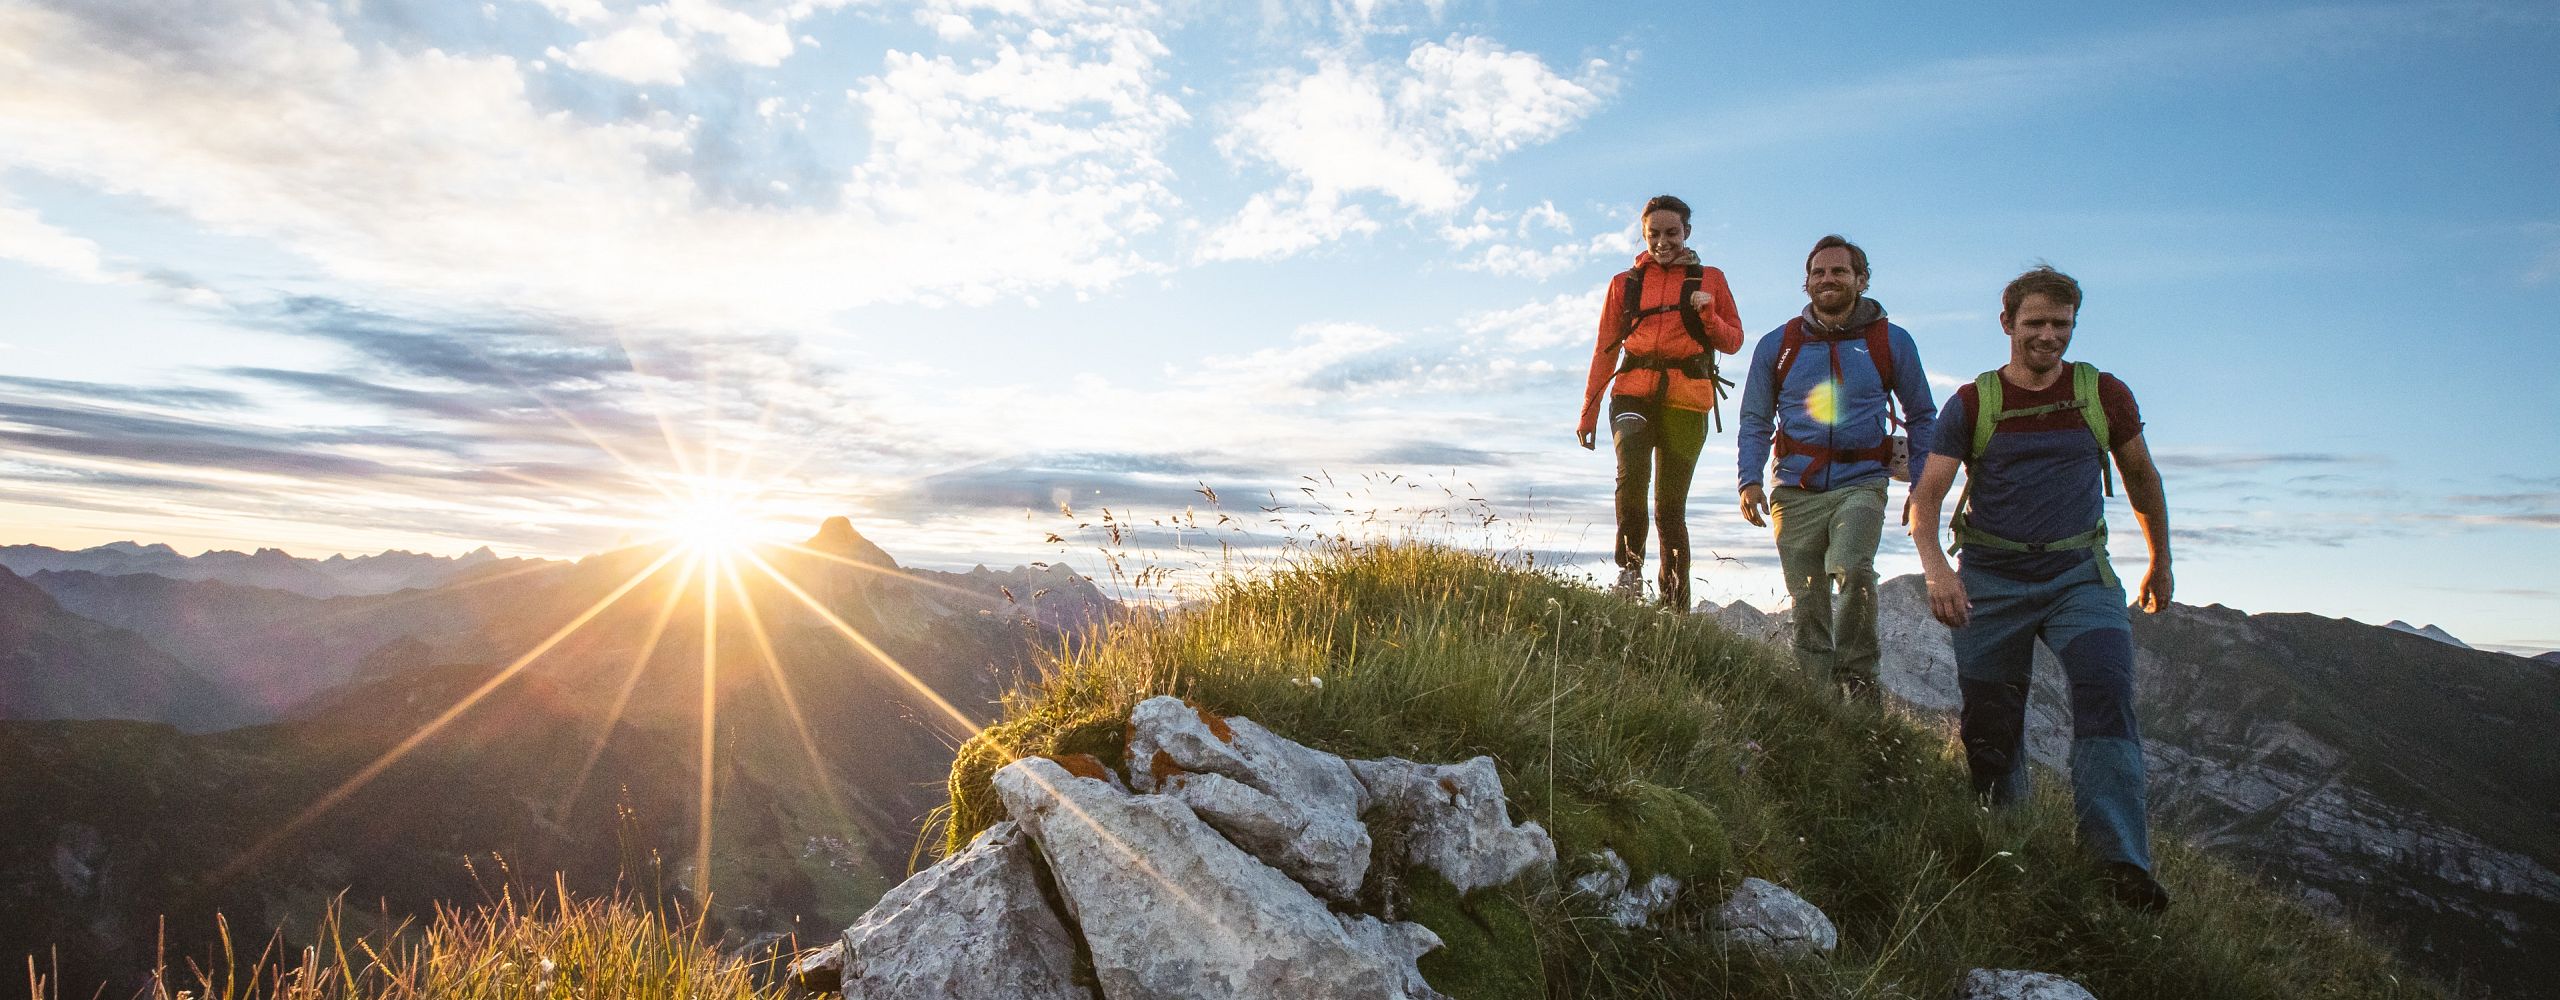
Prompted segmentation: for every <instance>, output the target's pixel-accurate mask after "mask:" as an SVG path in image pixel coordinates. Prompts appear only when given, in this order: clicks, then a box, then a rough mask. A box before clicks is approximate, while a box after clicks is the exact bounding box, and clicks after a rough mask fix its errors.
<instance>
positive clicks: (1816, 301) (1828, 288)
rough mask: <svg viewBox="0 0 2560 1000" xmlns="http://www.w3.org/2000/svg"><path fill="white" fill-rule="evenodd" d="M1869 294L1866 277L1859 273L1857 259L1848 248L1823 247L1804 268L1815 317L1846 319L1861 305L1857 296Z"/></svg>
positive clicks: (1805, 284)
mask: <svg viewBox="0 0 2560 1000" xmlns="http://www.w3.org/2000/svg"><path fill="white" fill-rule="evenodd" d="M1866 293H1867V279H1866V276H1864V275H1861V274H1859V273H1858V268H1857V259H1856V258H1854V257H1852V256H1850V254H1849V248H1847V247H1824V248H1822V250H1821V251H1820V252H1818V253H1815V254H1814V255H1813V258H1812V259H1811V260H1807V261H1805V264H1804V294H1805V297H1806V298H1808V299H1811V300H1812V301H1813V312H1814V315H1816V316H1823V317H1845V316H1847V315H1849V308H1850V307H1851V306H1855V305H1857V304H1858V296H1861V295H1864V294H1866Z"/></svg>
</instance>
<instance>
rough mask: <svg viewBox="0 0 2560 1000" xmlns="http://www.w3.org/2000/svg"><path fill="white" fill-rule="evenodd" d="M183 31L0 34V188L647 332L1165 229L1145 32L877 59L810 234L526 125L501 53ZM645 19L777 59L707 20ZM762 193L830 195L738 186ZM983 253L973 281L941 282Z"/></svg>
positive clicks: (1110, 15)
mask: <svg viewBox="0 0 2560 1000" xmlns="http://www.w3.org/2000/svg"><path fill="white" fill-rule="evenodd" d="M203 6H204V9H202V10H199V11H197V12H195V14H194V15H193V16H190V17H185V18H170V19H167V20H166V22H165V23H164V24H163V25H162V28H163V29H164V30H161V31H158V32H156V33H152V34H148V35H144V34H138V33H135V32H132V31H130V30H128V26H127V25H126V24H125V22H124V19H123V18H122V16H121V15H120V14H117V13H116V12H114V11H113V10H112V9H110V8H72V9H68V10H62V11H52V10H43V9H35V8H30V7H27V6H23V5H10V6H5V7H0V169H12V168H14V169H25V170H32V171H36V172H39V173H43V174H46V175H49V176H53V177H58V178H62V179H65V180H68V181H72V182H75V183H84V184H87V185H90V186H93V187H96V188H99V189H102V190H112V191H118V192H128V193H131V194H134V195H138V196H140V197H143V198H146V199H148V200H150V201H152V202H155V203H158V204H160V205H163V206H166V207H168V208H170V209H172V210H174V211H176V212H179V213H183V214H184V215H186V216H188V217H190V218H192V219H193V220H195V221H196V222H197V223H199V224H201V225H203V226H205V227H207V228H209V229H212V230H215V231H219V232H222V233H225V234H229V235H234V236H244V237H249V238H253V239H264V240H267V241H269V242H271V243H273V244H275V245H277V246H278V247H279V248H281V249H283V250H285V251H288V252H290V253H293V254H295V255H297V256H299V257H301V258H303V259H307V260H310V261H314V262H316V263H317V264H318V266H320V267H321V268H324V269H325V270H326V271H327V272H328V276H330V277H334V278H337V279H340V280H342V281H346V282H350V283H352V284H353V285H354V286H355V287H357V288H359V289H363V290H365V293H366V294H369V295H379V296H384V297H386V298H387V299H389V300H392V301H396V302H404V303H435V304H438V305H441V306H449V307H453V308H461V309H470V308H486V307H499V308H513V309H525V310H536V311H541V312H545V313H551V314H558V315H565V316H572V317H582V318H589V319H596V320H601V321H606V322H612V323H619V324H637V325H641V326H647V327H677V326H687V325H693V326H707V327H712V328H722V329H738V328H741V327H749V328H752V327H755V326H762V325H777V324H779V325H808V324H815V323H818V322H821V321H823V320H825V319H826V318H828V317H831V316H833V315H835V314H836V313H839V312H841V311H843V310H845V309H848V308H852V307H855V306H859V305H863V304H867V303H874V302H881V301H897V300H914V299H919V298H928V299H929V298H935V297H948V296H953V295H961V296H981V297H982V296H988V295H997V294H1027V293H1029V292H1032V291H1036V290H1039V289H1044V288H1056V287H1066V288H1073V289H1088V288H1096V287H1101V286H1105V285H1108V284H1110V283H1112V282H1114V281H1117V280H1119V279H1121V278H1124V277H1126V276H1128V275H1130V274H1133V273H1140V272H1144V271H1147V270H1150V269H1152V268H1153V267H1155V265H1152V264H1150V263H1148V262H1147V261H1145V260H1143V259H1142V258H1141V257H1140V256H1139V255H1138V254H1137V253H1136V252H1135V251H1133V250H1132V249H1131V248H1130V246H1129V240H1130V238H1131V235H1132V234H1137V233H1143V232H1145V231H1147V230H1148V229H1150V228H1151V227H1154V226H1156V225H1158V224H1160V221H1161V219H1162V218H1163V217H1164V216H1165V215H1166V214H1167V213H1168V212H1170V211H1171V210H1172V209H1173V208H1174V207H1175V205H1176V204H1177V202H1176V201H1175V199H1174V197H1173V195H1172V193H1171V192H1170V190H1169V189H1168V188H1167V186H1166V181H1167V179H1168V176H1169V172H1168V171H1167V170H1166V168H1165V167H1164V165H1163V164H1162V162H1161V161H1160V159H1159V151H1160V150H1161V148H1162V147H1163V145H1164V144H1165V142H1166V136H1167V134H1168V133H1169V132H1170V130H1171V129H1173V128H1174V127H1176V126H1177V125H1178V124H1179V123H1181V122H1182V121H1183V120H1184V112H1183V111H1182V109H1181V108H1180V106H1179V105H1178V104H1176V103H1175V102H1174V101H1173V100H1172V99H1171V98H1169V97H1166V96H1164V95H1163V94H1160V93H1159V92H1158V90H1157V87H1158V83H1159V78H1160V76H1161V75H1162V74H1161V71H1160V70H1159V68H1158V63H1159V62H1160V61H1161V60H1162V59H1163V58H1164V56H1165V55H1166V52H1165V49H1164V47H1163V45H1162V44H1161V43H1160V42H1159V41H1158V40H1157V38H1156V36H1155V35H1154V33H1153V31H1152V30H1151V28H1150V22H1151V20H1152V19H1153V18H1154V17H1155V16H1156V11H1154V10H1153V9H1152V8H1151V7H1148V6H1143V5H1138V6H1121V5H1112V6H1092V7H1088V6H1084V5H1080V4H1073V3H1056V4H1045V5H1041V6H1039V7H1038V8H1037V9H1036V10H1035V11H1034V13H1036V14H1038V15H1039V17H1040V21H1039V23H1037V24H1034V23H1031V22H1029V21H1026V20H1009V19H1006V18H1005V17H1002V16H996V17H991V18H990V19H989V20H988V22H987V23H986V24H985V25H983V27H984V29H985V30H984V31H983V32H982V35H981V37H980V41H979V42H977V43H974V45H975V51H977V52H978V53H980V54H979V55H976V56H969V55H965V54H962V55H951V54H945V55H934V56H927V55H920V54H907V53H890V54H888V55H887V56H886V57H885V58H884V60H883V65H882V69H881V71H880V72H879V73H877V74H875V75H872V76H870V77H867V78H864V79H862V80H861V81H859V82H858V83H857V84H856V85H855V88H854V90H853V97H854V99H855V101H856V102H857V104H858V105H860V106H861V107H862V109H863V110H865V111H866V112H868V113H869V114H870V116H871V120H870V122H869V123H868V124H869V126H870V138H871V139H872V140H873V143H872V146H871V148H870V149H869V151H868V155H867V157H866V158H864V159H861V160H859V161H857V162H856V163H854V164H853V165H852V166H850V167H849V168H844V169H843V172H841V173H838V174H836V175H835V177H834V178H833V181H834V182H835V183H838V184H839V185H840V187H839V189H838V190H837V191H836V192H835V194H836V195H837V196H836V197H834V198H832V199H827V201H828V202H831V203H832V207H830V208H826V209H815V208H795V207H776V208H759V207H753V206H738V205H734V204H724V203H722V202H721V201H720V200H718V199H715V198H712V197H710V196H709V195H707V194H706V193H705V190H704V189H703V188H702V187H701V186H699V185H698V184H697V182H696V181H695V179H694V178H692V177H690V176H688V175H687V174H685V173H683V172H680V171H679V169H678V168H680V167H681V166H682V165H684V164H685V163H687V162H688V158H689V156H690V154H691V152H692V150H693V146H694V143H695V141H696V138H697V133H698V131H699V130H700V129H701V128H702V123H701V122H700V121H698V120H694V119H691V118H688V117H679V116H677V115H674V114H668V113H658V114H654V115H649V114H644V115H641V116H639V117H636V118H627V119H624V120H620V121H608V122H601V123H599V122H595V121H591V120H586V119H581V118H577V117H573V116H571V115H568V114H565V113H561V112H558V111H555V110H552V109H549V108H546V107H543V106H541V104H540V103H539V102H538V101H537V100H536V99H535V98H534V97H533V96H532V95H531V94H530V93H529V90H528V81H527V78H526V74H527V72H528V69H527V67H526V66H525V65H524V64H522V63H519V62H517V61H516V60H514V59H512V58H510V57H507V56H503V55H486V56H482V55H456V54H450V53H447V52H443V51H438V50H433V49H428V50H420V51H415V52H404V51H399V50H396V49H393V48H390V47H386V46H379V45H372V44H363V43H358V42H356V41H354V40H351V39H350V38H349V37H348V35H347V34H346V32H344V31H343V30H341V28H340V26H339V25H338V24H337V23H336V22H335V21H334V20H333V19H332V18H333V12H332V9H331V8H329V7H326V6H324V5H321V4H318V3H309V2H295V0H285V2H278V3H266V2H253V0H205V3H204V5H203ZM110 7H111V5H110ZM557 9H560V10H563V11H565V12H566V14H565V16H567V17H570V18H571V19H573V20H576V21H579V22H581V23H584V22H589V21H593V20H595V17H594V15H593V13H592V11H589V10H588V9H587V8H586V7H584V6H569V5H561V6H559V7H558V8H557ZM651 9H656V8H651ZM806 9H808V5H806V4H803V5H800V6H798V7H794V8H790V9H786V10H784V11H782V12H781V13H780V14H778V15H774V17H778V18H780V19H781V20H782V21H784V22H787V21H789V20H791V19H793V18H796V17H799V16H802V15H803V13H805V11H806ZM1026 9H1028V8H1026ZM687 10H690V8H688V9H687ZM647 16H649V15H647V14H645V13H644V14H634V15H611V14H608V15H607V18H606V19H607V20H614V19H615V18H617V17H622V18H631V17H637V18H645V17H647ZM667 17H669V18H670V20H669V21H667V23H666V25H662V27H667V26H672V25H677V24H679V23H682V24H685V25H690V26H689V27H683V28H681V29H675V28H669V30H682V31H687V32H693V35H691V36H688V37H698V38H712V37H715V36H716V38H718V39H725V40H726V41H721V42H720V43H719V44H720V46H730V47H729V48H722V51H724V52H731V53H732V54H735V51H736V50H735V49H734V45H735V44H737V43H735V39H738V38H747V39H749V41H748V42H747V43H744V44H746V49H745V50H744V51H745V52H746V54H747V55H750V56H754V57H757V58H762V57H765V56H770V55H771V54H772V53H773V52H774V51H777V50H776V49H775V48H773V47H772V39H771V38H765V39H764V40H763V41H761V42H757V41H754V40H753V39H754V37H755V36H756V32H754V31H750V30H746V29H743V28H738V27H736V26H735V24H734V23H731V22H728V21H726V20H724V18H723V17H722V16H720V15H717V14H708V13H703V12H701V11H692V12H689V13H685V12H680V13H678V14H669V15H667ZM685 18H691V19H692V20H683V19H685ZM1078 18H1080V19H1078ZM617 23H618V22H617ZM722 24H730V27H727V28H723V27H721V25H722ZM601 30H608V31H610V30H619V28H613V29H601ZM606 37H611V35H610V34H608V35H607V36H606ZM662 37H673V36H671V35H662ZM756 45H765V46H767V47H766V48H764V49H761V50H759V49H756V47H755V46H756ZM715 47H719V46H715ZM172 67H183V70H182V71H183V73H184V74H185V79H184V80H183V81H180V80H178V79H175V78H173V76H172V74H173V73H176V72H181V70H177V69H173V68H172ZM624 69H626V70H628V71H629V72H631V73H632V74H633V75H638V76H644V77H645V76H649V75H650V74H652V73H657V72H663V69H664V67H659V68H657V69H647V70H645V71H644V69H643V68H642V67H638V66H629V67H624ZM742 116H743V117H745V118H746V122H747V124H748V127H751V128H777V129H778V128H794V129H796V128H798V127H799V123H798V122H796V121H793V120H791V119H792V118H793V116H792V115H789V114H783V115H779V116H777V120H776V121H774V122H771V123H765V122H761V121H759V120H758V119H757V118H756V117H754V116H753V115H752V113H751V112H742ZM769 180H783V181H785V182H786V183H787V184H789V185H790V186H791V187H793V188H794V189H798V190H806V189H807V188H808V187H809V186H810V184H811V183H814V182H818V181H827V180H830V179H829V178H827V177H825V176H824V175H820V176H819V177H817V178H815V179H814V180H804V179H803V178H802V177H800V176H798V175H794V176H790V177H776V178H764V177H757V178H752V179H751V181H752V186H753V187H755V188H757V189H765V188H769V184H767V183H766V182H767V181H769ZM990 240H996V241H1001V244H1002V246H1003V247H1004V251H1005V254H1006V256H1007V260H1008V263H1007V266H1006V267H1005V268H1003V269H1002V271H1001V272H1000V273H998V274H995V275H992V276H991V275H989V274H987V273H985V272H983V271H976V270H968V269H961V268H955V267H953V266H952V261H954V260H955V259H959V258H960V257H962V256H964V255H983V254H984V253H985V252H986V249H987V246H988V245H989V241H990ZM48 252H59V251H58V250H57V251H48Z"/></svg>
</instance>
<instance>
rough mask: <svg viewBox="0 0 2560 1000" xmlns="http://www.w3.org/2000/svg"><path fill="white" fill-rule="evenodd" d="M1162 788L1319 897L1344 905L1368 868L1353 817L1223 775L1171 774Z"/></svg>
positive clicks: (1362, 833)
mask: <svg viewBox="0 0 2560 1000" xmlns="http://www.w3.org/2000/svg"><path fill="white" fill-rule="evenodd" d="M1162 787H1163V790H1164V794H1166V795H1169V796H1172V797H1173V798H1176V799H1180V800H1182V802H1183V804H1185V805H1188V806H1190V807H1191V810H1192V812H1195V813H1197V814H1199V816H1200V818H1201V819H1203V820H1207V821H1208V823H1209V825H1210V826H1212V827H1216V828H1217V830H1218V832H1219V833H1223V834H1226V836H1227V839H1228V840H1230V841H1233V842H1234V843H1235V845H1236V846H1238V847H1241V848H1244V849H1245V850H1247V851H1249V852H1252V854H1253V856H1254V857H1256V858H1259V859H1261V861H1262V862H1263V863H1264V864H1267V865H1270V866H1271V867H1274V868H1277V869H1280V871H1281V872H1283V873H1285V874H1287V875H1288V876H1289V877H1290V878H1294V879H1297V880H1298V881H1299V882H1300V883H1301V884H1303V885H1305V886H1306V887H1307V888H1308V889H1310V890H1313V891H1314V892H1316V893H1317V894H1318V895H1321V896H1324V897H1325V898H1327V899H1331V900H1334V901H1336V902H1343V903H1349V902H1353V901H1355V900H1357V899H1358V898H1359V896H1360V880H1361V879H1362V878H1364V877H1366V876H1367V875H1368V872H1369V828H1367V827H1365V826H1361V825H1360V821H1359V819H1358V818H1357V817H1353V816H1344V815H1338V814H1326V813H1322V812H1316V811H1311V810H1308V809H1306V808H1304V807H1303V805H1302V804H1292V803H1288V802H1284V801H1281V800H1280V799H1277V798H1274V797H1272V796H1270V795H1267V794H1264V793H1263V792H1262V791H1260V790H1259V789H1256V788H1254V787H1253V786H1250V785H1247V784H1245V783H1243V782H1241V781H1237V780H1235V779H1233V778H1229V777H1227V776H1226V775H1223V774H1207V773H1202V774H1190V773H1182V774H1176V775H1172V776H1170V777H1168V778H1166V779H1165V781H1164V782H1163V786H1162Z"/></svg>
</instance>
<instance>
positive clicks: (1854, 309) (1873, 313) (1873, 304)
mask: <svg viewBox="0 0 2560 1000" xmlns="http://www.w3.org/2000/svg"><path fill="white" fill-rule="evenodd" d="M1803 315H1804V328H1805V332H1807V333H1810V334H1813V335H1814V336H1816V337H1824V338H1828V337H1845V336H1849V335H1850V334H1854V333H1858V332H1860V331H1863V330H1865V329H1866V328H1867V326H1868V324H1871V323H1874V322H1875V321H1877V320H1880V319H1883V318H1884V303H1882V302H1878V301H1876V300H1874V299H1871V298H1868V297H1866V296H1864V295H1861V296H1858V304H1857V305H1854V306H1851V307H1849V321H1848V322H1847V323H1843V324H1841V325H1839V326H1832V325H1831V324H1829V323H1825V322H1823V321H1821V320H1820V319H1816V318H1815V317H1814V315H1813V304H1812V303H1806V304H1805V307H1804V314H1803Z"/></svg>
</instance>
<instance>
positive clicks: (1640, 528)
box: [1575, 194, 1742, 611]
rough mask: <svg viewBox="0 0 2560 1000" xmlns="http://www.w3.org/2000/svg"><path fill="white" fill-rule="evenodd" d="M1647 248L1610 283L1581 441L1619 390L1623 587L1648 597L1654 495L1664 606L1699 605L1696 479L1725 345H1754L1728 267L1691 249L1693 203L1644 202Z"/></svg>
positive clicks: (1587, 441) (1614, 417)
mask: <svg viewBox="0 0 2560 1000" xmlns="http://www.w3.org/2000/svg"><path fill="white" fill-rule="evenodd" d="M1643 219H1644V246H1645V249H1644V252H1643V253H1640V254H1637V255H1636V262H1635V266H1634V267H1631V268H1628V269H1627V271H1626V273H1624V274H1621V275H1618V276H1617V277H1615V278H1612V279H1610V281H1609V289H1608V294H1607V296H1606V299H1605V301H1604V304H1603V305H1602V306H1601V308H1600V332H1599V340H1598V342H1597V343H1596V344H1594V345H1593V348H1592V351H1591V377H1590V380H1589V382H1588V383H1587V384H1586V385H1585V386H1584V388H1583V393H1582V422H1581V425H1580V426H1579V427H1578V428H1576V430H1575V436H1576V437H1577V438H1578V439H1579V440H1580V441H1581V443H1582V446H1583V447H1584V448H1586V449H1589V448H1594V447H1596V440H1595V438H1596V437H1597V431H1598V428H1599V422H1600V394H1601V390H1603V389H1604V388H1605V389H1607V390H1608V394H1609V438H1610V440H1611V441H1612V442H1613V443H1614V445H1615V448H1616V450H1617V453H1618V552H1617V563H1618V584H1617V590H1618V592H1619V593H1621V594H1625V595H1627V596H1631V597H1633V596H1642V594H1643V593H1644V545H1645V534H1646V531H1645V494H1646V491H1647V489H1648V488H1650V489H1651V491H1652V494H1653V519H1654V521H1655V522H1656V523H1657V524H1659V525H1660V526H1661V532H1662V566H1661V570H1660V571H1659V573H1657V574H1656V576H1655V577H1654V581H1655V583H1656V585H1657V586H1658V588H1659V589H1660V593H1661V597H1662V603H1663V604H1664V605H1665V606H1667V607H1670V608H1673V609H1676V610H1680V611H1686V610H1688V609H1689V520H1688V506H1689V477H1690V476H1691V474H1693V473H1695V472H1696V471H1697V468H1698V450H1699V449H1700V448H1702V447H1704V446H1705V445H1706V443H1707V417H1708V415H1709V414H1710V413H1715V412H1716V410H1717V400H1718V399H1719V398H1720V397H1721V396H1722V394H1723V391H1724V388H1725V387H1726V386H1728V385H1731V384H1732V383H1730V382H1726V381H1725V380H1724V379H1723V378H1722V377H1720V376H1718V375H1717V374H1716V362H1715V356H1716V354H1717V353H1718V352H1722V353H1725V354H1732V353H1734V352H1736V351H1739V350H1741V349H1742V317H1741V315H1740V314H1738V313H1736V312H1735V311H1734V306H1733V291H1732V290H1731V289H1730V288H1727V287H1726V286H1725V281H1724V272H1723V271H1720V270H1717V269H1715V268H1712V267H1707V266H1705V265H1702V264H1699V263H1698V254H1697V252H1696V251H1693V250H1691V249H1689V247H1688V245H1687V244H1688V240H1689V205H1688V203H1687V202H1683V201H1681V200H1680V199H1678V198H1674V197H1672V196H1670V195H1667V194H1666V195H1656V196H1654V198H1653V199H1652V200H1649V201H1647V202H1645V203H1644V216H1643ZM1718 423H1722V420H1721V417H1719V419H1718Z"/></svg>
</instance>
